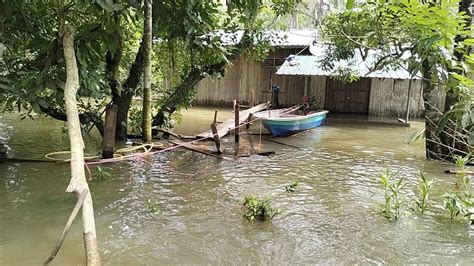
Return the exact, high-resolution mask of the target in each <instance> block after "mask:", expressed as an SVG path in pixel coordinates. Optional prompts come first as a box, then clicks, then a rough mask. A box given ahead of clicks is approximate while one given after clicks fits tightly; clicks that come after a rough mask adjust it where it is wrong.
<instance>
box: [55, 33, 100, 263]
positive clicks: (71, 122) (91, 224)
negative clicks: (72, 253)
mask: <svg viewBox="0 0 474 266" xmlns="http://www.w3.org/2000/svg"><path fill="white" fill-rule="evenodd" d="M63 31H64V32H63V50H64V59H65V62H66V75H67V78H66V86H65V88H64V98H65V102H66V115H67V128H68V133H69V142H70V146H71V181H70V183H69V186H68V187H67V189H66V192H73V193H75V194H76V195H79V194H80V193H81V192H82V191H83V190H84V189H87V190H88V191H89V186H88V184H87V180H86V176H85V172H84V151H83V149H84V141H83V139H82V134H81V124H80V121H79V112H78V110H77V100H76V97H77V96H76V95H77V90H78V89H79V72H78V69H77V63H76V54H75V52H74V36H73V32H74V29H73V28H72V27H71V26H69V25H66V26H64V27H63ZM82 225H83V234H84V247H85V250H86V259H87V265H100V264H101V261H100V254H99V248H98V246H97V237H96V231H95V220H94V208H93V205H92V197H91V194H90V192H89V193H88V194H87V196H86V198H85V200H84V203H83V204H82Z"/></svg>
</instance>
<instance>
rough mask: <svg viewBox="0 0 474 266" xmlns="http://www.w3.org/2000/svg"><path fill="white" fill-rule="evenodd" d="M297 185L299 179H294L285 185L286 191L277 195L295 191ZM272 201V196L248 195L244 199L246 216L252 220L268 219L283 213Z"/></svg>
mask: <svg viewBox="0 0 474 266" xmlns="http://www.w3.org/2000/svg"><path fill="white" fill-rule="evenodd" d="M297 186H298V181H293V182H292V183H291V184H290V185H287V186H285V192H283V193H281V194H279V195H277V196H281V195H283V194H284V193H292V192H295V191H296V187H297ZM271 203H272V197H270V196H265V197H264V198H258V197H256V196H253V195H250V196H246V197H245V199H244V206H245V208H246V212H245V214H244V217H245V218H246V219H247V220H249V221H251V222H253V221H255V220H260V221H267V220H271V219H273V218H274V217H275V216H277V215H279V214H281V209H280V208H273V207H272V206H271Z"/></svg>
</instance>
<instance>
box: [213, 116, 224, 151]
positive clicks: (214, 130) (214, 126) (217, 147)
mask: <svg viewBox="0 0 474 266" xmlns="http://www.w3.org/2000/svg"><path fill="white" fill-rule="evenodd" d="M211 131H212V135H213V136H214V143H215V144H216V149H217V154H221V153H222V150H221V140H220V138H219V132H218V131H217V110H216V111H215V112H214V121H213V122H212V124H211Z"/></svg>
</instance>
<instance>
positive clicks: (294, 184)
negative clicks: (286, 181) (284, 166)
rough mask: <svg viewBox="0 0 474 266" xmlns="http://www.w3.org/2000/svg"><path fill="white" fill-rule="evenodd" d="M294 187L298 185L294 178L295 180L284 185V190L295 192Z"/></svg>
mask: <svg viewBox="0 0 474 266" xmlns="http://www.w3.org/2000/svg"><path fill="white" fill-rule="evenodd" d="M296 187H298V180H295V181H293V183H291V184H290V185H288V186H285V191H286V192H295V191H296Z"/></svg>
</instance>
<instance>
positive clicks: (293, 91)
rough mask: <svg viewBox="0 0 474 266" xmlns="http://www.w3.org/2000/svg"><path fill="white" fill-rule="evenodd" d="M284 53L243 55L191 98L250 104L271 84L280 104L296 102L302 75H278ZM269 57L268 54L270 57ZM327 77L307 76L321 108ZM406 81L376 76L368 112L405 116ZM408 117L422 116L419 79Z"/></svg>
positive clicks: (267, 95) (266, 97)
mask: <svg viewBox="0 0 474 266" xmlns="http://www.w3.org/2000/svg"><path fill="white" fill-rule="evenodd" d="M284 54H286V53H284V52H281V51H280V52H275V53H274V54H273V55H271V56H273V57H275V59H269V60H266V61H268V62H271V60H274V61H273V64H271V63H268V62H267V63H265V62H263V63H262V62H257V61H254V60H251V59H248V58H245V57H241V58H240V59H238V60H237V61H236V62H234V64H233V65H232V66H229V67H228V68H227V69H226V74H225V76H224V77H223V78H205V79H204V80H202V81H201V82H199V83H198V85H197V94H196V97H195V99H194V101H193V103H194V104H196V105H208V106H231V105H232V102H233V100H234V99H237V100H238V101H239V102H240V103H241V104H245V105H250V104H251V103H252V101H255V103H260V102H266V101H271V85H272V84H278V85H279V86H280V87H281V91H280V97H279V102H280V104H281V105H283V106H290V105H293V104H297V103H299V102H300V101H301V97H302V96H304V95H303V94H304V86H305V77H303V76H277V75H275V72H276V71H277V68H278V64H281V60H282V59H281V57H283V56H284ZM271 56H270V57H271ZM326 79H327V77H322V76H312V77H308V95H310V96H316V98H317V104H316V106H317V108H318V109H324V106H325V95H326V93H325V92H326ZM408 83H409V81H408V80H394V79H377V78H374V79H372V81H371V89H370V99H369V115H372V116H381V117H405V115H406V114H405V112H406V104H407V94H408ZM434 93H435V94H436V95H437V96H438V97H437V98H438V102H437V106H438V107H439V108H440V109H443V107H444V97H445V93H444V91H443V89H442V88H439V89H437V90H436V91H435V92H434ZM410 97H411V100H410V117H421V115H422V112H423V109H424V108H423V99H422V95H421V81H420V80H416V81H412V89H411V94H410Z"/></svg>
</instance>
